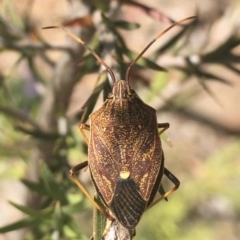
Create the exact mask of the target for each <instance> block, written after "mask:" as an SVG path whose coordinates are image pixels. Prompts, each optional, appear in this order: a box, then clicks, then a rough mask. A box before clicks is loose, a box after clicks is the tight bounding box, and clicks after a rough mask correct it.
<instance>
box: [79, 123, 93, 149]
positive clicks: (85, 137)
mask: <svg viewBox="0 0 240 240" xmlns="http://www.w3.org/2000/svg"><path fill="white" fill-rule="evenodd" d="M79 130H80V132H81V134H82V136H83V139H84V140H85V142H86V143H87V145H88V144H89V139H88V137H87V135H86V133H85V130H87V131H90V126H89V125H88V124H86V123H82V124H81V125H80V126H79Z"/></svg>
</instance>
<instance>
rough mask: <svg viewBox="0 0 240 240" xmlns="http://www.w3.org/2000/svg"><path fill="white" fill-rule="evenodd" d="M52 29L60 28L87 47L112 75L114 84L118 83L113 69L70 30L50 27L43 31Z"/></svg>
mask: <svg viewBox="0 0 240 240" xmlns="http://www.w3.org/2000/svg"><path fill="white" fill-rule="evenodd" d="M51 28H60V29H62V30H63V31H64V32H66V33H67V34H68V35H69V36H70V37H71V38H73V39H75V40H76V41H77V42H79V43H80V44H81V45H82V46H83V47H85V48H86V49H87V50H88V51H89V52H90V53H91V54H92V55H93V56H94V57H95V58H96V59H97V60H98V61H99V62H100V63H101V64H102V65H103V66H104V67H105V68H106V69H107V71H108V73H109V74H110V76H111V78H112V80H113V82H116V78H115V76H114V73H113V71H112V70H111V68H110V67H109V66H108V65H107V64H106V63H105V62H104V61H103V60H102V59H101V57H99V56H98V55H97V54H96V53H95V52H94V51H93V50H92V49H91V48H90V47H89V46H88V45H87V44H86V43H85V42H84V41H83V40H82V39H81V38H79V37H77V36H76V35H75V34H73V33H72V32H70V31H69V30H68V29H66V28H64V27H62V26H49V27H44V28H43V29H51Z"/></svg>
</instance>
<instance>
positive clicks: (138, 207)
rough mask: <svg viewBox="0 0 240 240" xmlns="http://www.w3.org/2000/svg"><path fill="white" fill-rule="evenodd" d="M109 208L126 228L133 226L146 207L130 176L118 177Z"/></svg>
mask: <svg viewBox="0 0 240 240" xmlns="http://www.w3.org/2000/svg"><path fill="white" fill-rule="evenodd" d="M110 208H111V209H112V211H113V212H114V213H115V214H116V217H117V218H118V220H119V221H120V222H121V223H122V224H123V225H124V226H125V227H126V228H128V229H133V228H135V226H136V225H137V223H138V222H139V220H140V218H141V216H142V214H143V212H144V210H145V208H146V202H145V201H144V200H143V199H142V197H141V195H140V194H139V192H138V187H137V185H136V184H135V182H134V181H133V180H132V179H131V178H128V179H125V180H123V179H121V178H119V180H118V183H117V187H116V191H115V194H114V197H113V201H112V203H111V205H110Z"/></svg>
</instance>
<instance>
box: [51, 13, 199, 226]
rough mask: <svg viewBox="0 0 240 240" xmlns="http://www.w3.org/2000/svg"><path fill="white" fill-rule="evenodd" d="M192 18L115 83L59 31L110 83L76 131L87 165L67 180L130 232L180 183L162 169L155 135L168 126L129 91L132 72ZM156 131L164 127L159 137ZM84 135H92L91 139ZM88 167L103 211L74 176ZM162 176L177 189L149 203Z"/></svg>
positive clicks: (112, 75) (80, 165)
mask: <svg viewBox="0 0 240 240" xmlns="http://www.w3.org/2000/svg"><path fill="white" fill-rule="evenodd" d="M193 18H195V17H188V18H185V19H182V20H180V21H178V22H176V23H174V24H173V25H171V26H170V27H168V28H167V29H166V30H164V31H163V32H161V33H160V34H159V35H158V36H157V37H156V38H155V39H153V40H152V41H151V42H150V43H149V44H148V45H147V46H146V47H145V49H144V50H143V51H142V52H141V53H140V54H139V56H138V57H137V58H136V59H135V60H134V61H133V62H132V63H131V64H130V66H129V68H128V70H127V74H126V80H119V81H116V80H115V76H114V74H113V72H112V70H111V69H110V68H109V67H108V66H107V64H106V63H104V62H103V60H102V59H101V58H100V57H99V56H98V55H97V54H96V53H95V52H94V51H93V50H92V49H90V48H89V47H88V46H87V45H86V44H85V43H84V42H83V41H82V40H81V39H79V38H78V37H76V36H75V35H73V34H72V33H71V32H69V31H68V30H67V29H64V28H62V27H60V28H62V29H63V30H64V31H66V32H67V33H68V34H69V35H70V36H71V37H73V38H74V39H76V40H77V41H78V42H80V43H81V44H82V45H83V46H84V47H85V48H86V49H88V50H89V51H90V52H91V53H92V54H93V55H94V56H95V58H96V59H97V60H98V61H99V62H100V63H102V64H103V65H104V66H105V67H106V69H107V71H108V73H109V74H110V76H111V77H112V79H113V82H114V86H113V89H112V93H111V94H110V95H109V96H108V98H107V100H106V101H105V102H104V104H103V106H102V107H101V108H100V109H98V110H97V111H95V112H94V113H92V114H91V115H90V117H89V118H90V125H87V124H82V125H81V126H80V131H81V133H82V135H83V137H84V139H85V141H86V142H87V143H88V146H89V149H88V162H87V161H86V162H83V163H81V164H79V165H77V166H76V167H74V168H72V169H71V171H70V173H71V177H72V178H73V180H74V181H75V182H76V184H77V185H78V186H79V187H80V188H81V189H82V190H83V191H84V193H85V194H86V195H87V196H88V197H89V199H90V200H91V201H92V202H93V204H94V205H95V206H96V207H97V208H98V209H99V210H100V211H102V212H103V213H104V214H105V215H106V216H107V217H108V218H109V219H113V218H117V219H118V221H119V222H120V223H121V224H122V225H123V226H124V227H126V228H127V229H129V230H132V229H134V228H135V226H136V225H137V223H138V222H139V220H140V218H141V216H142V214H143V212H144V211H145V210H146V209H148V208H150V207H151V206H153V205H154V204H156V203H157V202H159V201H160V200H162V199H163V198H166V197H167V196H168V195H169V194H171V193H172V192H173V191H175V190H176V189H177V188H178V186H179V184H180V183H179V181H178V180H177V178H176V177H174V176H173V175H172V174H171V173H170V172H169V171H168V170H167V169H166V168H165V167H164V156H163V150H162V146H161V141H160V137H159V135H160V134H161V133H162V132H163V131H165V130H166V129H167V128H168V127H169V124H168V123H157V116H156V111H155V109H153V108H152V107H150V106H148V105H147V104H145V103H144V102H143V101H142V100H141V99H140V98H139V97H138V95H137V94H136V93H135V91H134V90H132V89H131V87H130V85H129V74H130V70H131V67H132V66H133V65H134V64H135V63H136V62H137V60H138V59H139V58H140V57H141V56H142V55H143V54H144V52H145V51H146V50H147V49H148V48H149V47H150V46H151V45H152V44H153V43H154V42H155V41H156V40H157V39H158V38H160V37H161V36H162V35H163V34H164V33H166V32H167V31H168V30H170V29H171V28H173V27H174V26H175V25H176V24H179V23H181V22H184V21H186V20H189V19H193ZM49 28H56V27H49ZM159 128H162V130H161V131H160V132H159V131H158V129H159ZM85 130H88V131H90V138H89V139H88V137H87V135H86V134H85ZM87 165H88V166H89V170H90V173H91V178H92V181H93V184H94V186H95V188H96V190H97V193H98V194H99V196H100V198H101V199H102V201H103V203H104V204H105V205H106V208H107V210H104V209H102V207H100V206H99V205H98V204H97V203H96V202H95V201H94V200H93V199H92V197H91V196H90V195H89V193H88V192H87V191H86V189H85V188H84V187H83V186H82V185H81V183H80V182H79V181H78V180H77V179H76V177H75V175H74V173H75V172H76V171H79V170H81V169H82V168H83V167H86V166H87ZM163 174H165V175H166V176H167V177H168V178H169V179H170V180H171V181H172V182H173V183H174V184H175V187H174V188H172V189H171V190H170V191H168V192H166V193H164V194H163V196H162V197H161V198H159V199H158V200H156V201H153V200H154V197H155V195H156V193H157V191H161V190H162V186H161V179H162V176H163Z"/></svg>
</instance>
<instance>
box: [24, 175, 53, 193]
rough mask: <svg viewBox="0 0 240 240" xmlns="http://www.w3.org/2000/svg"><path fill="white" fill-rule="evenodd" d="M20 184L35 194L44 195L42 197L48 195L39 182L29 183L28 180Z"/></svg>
mask: <svg viewBox="0 0 240 240" xmlns="http://www.w3.org/2000/svg"><path fill="white" fill-rule="evenodd" d="M21 182H22V183H23V184H24V185H25V186H26V187H27V188H29V189H30V190H32V191H34V192H37V193H39V194H41V195H44V196H49V195H48V192H47V191H46V189H45V188H44V185H43V183H41V182H31V181H29V180H26V179H22V180H21Z"/></svg>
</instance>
